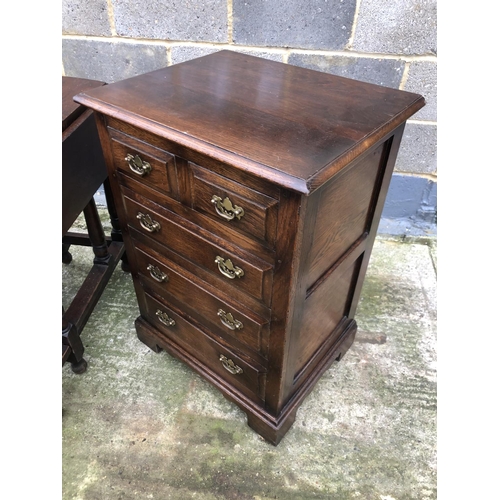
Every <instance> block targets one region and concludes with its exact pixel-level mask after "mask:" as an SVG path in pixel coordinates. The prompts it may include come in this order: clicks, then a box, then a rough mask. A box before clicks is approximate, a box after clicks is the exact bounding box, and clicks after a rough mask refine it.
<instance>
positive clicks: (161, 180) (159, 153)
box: [109, 129, 177, 197]
mask: <svg viewBox="0 0 500 500" xmlns="http://www.w3.org/2000/svg"><path fill="white" fill-rule="evenodd" d="M109 133H110V137H111V146H112V150H113V158H114V164H115V167H116V168H117V169H119V170H120V171H121V172H123V173H124V174H126V175H129V176H130V177H132V178H134V179H136V180H138V181H139V182H141V183H143V184H145V185H146V186H149V187H152V188H154V189H157V190H159V191H161V192H162V193H164V194H166V195H168V196H171V197H177V179H176V171H175V157H174V156H173V155H171V154H170V153H168V152H167V151H163V150H162V149H158V148H156V147H154V146H151V145H150V144H147V143H145V142H142V141H139V140H137V139H135V138H133V137H130V136H128V135H125V134H122V133H121V132H118V131H117V130H114V129H109Z"/></svg>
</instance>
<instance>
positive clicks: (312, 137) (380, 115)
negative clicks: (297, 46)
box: [75, 50, 425, 193]
mask: <svg viewBox="0 0 500 500" xmlns="http://www.w3.org/2000/svg"><path fill="white" fill-rule="evenodd" d="M75 100H76V102H78V103H81V104H83V105H85V106H88V107H90V108H93V109H95V110H97V111H99V112H101V113H103V114H105V115H109V116H112V117H114V118H116V119H119V120H122V121H124V122H126V123H129V124H131V125H134V126H137V127H139V128H142V129H144V130H147V131H149V132H151V133H154V134H156V135H158V136H160V137H164V138H166V139H168V140H172V141H175V142H177V143H180V144H182V145H184V146H186V147H189V148H192V149H195V150H197V151H199V152H201V153H203V154H206V155H208V156H210V157H212V158H215V159H217V160H219V161H222V162H226V163H230V164H231V165H233V166H235V167H236V168H240V169H242V170H245V171H247V172H251V173H253V174H255V175H257V176H259V177H262V178H264V179H267V180H270V181H271V182H274V183H277V184H279V185H282V186H285V187H287V188H290V189H293V190H295V191H299V192H302V193H310V192H312V191H313V190H315V189H316V188H317V187H319V186H320V185H321V184H323V183H324V182H326V181H327V180H328V179H329V178H331V177H332V176H333V175H334V174H336V173H337V172H338V171H339V170H340V169H342V168H343V167H344V166H345V165H347V164H348V163H350V162H351V161H352V160H353V159H355V158H356V157H357V156H358V155H360V154H362V153H363V152H364V151H366V150H367V149H368V148H369V147H370V146H372V145H373V144H375V143H376V142H377V141H379V140H380V139H382V138H383V137H384V136H386V135H387V134H388V133H390V132H391V131H392V130H393V129H395V128H396V127H397V126H398V125H400V124H402V123H404V122H405V121H406V120H407V119H408V118H409V117H410V116H412V115H413V114H414V113H415V112H417V111H418V110H419V109H420V108H421V107H423V106H424V104H425V101H424V98H423V97H422V96H420V95H417V94H413V93H409V92H403V91H400V90H395V89H391V88H386V87H381V86H378V85H373V84H369V83H364V82H359V81H355V80H351V79H347V78H343V77H339V76H334V75H330V74H325V73H320V72H318V71H312V70H308V69H304V68H299V67H295V66H291V65H288V64H283V63H278V62H274V61H269V60H266V59H261V58H257V57H253V56H248V55H244V54H238V53H235V52H231V51H226V50H224V51H221V52H217V53H214V54H211V55H208V56H205V57H201V58H198V59H193V60H191V61H188V62H184V63H181V64H176V65H174V66H170V67H168V68H164V69H160V70H157V71H153V72H150V73H146V74H143V75H140V76H136V77H133V78H129V79H126V80H122V81H120V82H116V83H112V84H110V85H105V86H102V87H99V88H94V89H92V90H84V91H83V92H82V93H80V94H79V95H78V96H76V97H75Z"/></svg>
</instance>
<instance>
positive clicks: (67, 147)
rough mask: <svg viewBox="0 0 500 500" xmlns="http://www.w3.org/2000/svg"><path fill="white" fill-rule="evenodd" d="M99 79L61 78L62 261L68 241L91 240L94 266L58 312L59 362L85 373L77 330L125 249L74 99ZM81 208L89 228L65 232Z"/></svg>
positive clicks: (82, 111)
mask: <svg viewBox="0 0 500 500" xmlns="http://www.w3.org/2000/svg"><path fill="white" fill-rule="evenodd" d="M103 85H104V83H103V82H97V81H93V80H85V79H81V78H71V77H63V79H62V128H63V130H62V236H63V262H64V263H66V264H69V263H70V262H71V259H72V257H71V254H70V252H69V249H70V246H71V245H86V246H91V247H92V250H93V252H94V265H93V266H92V268H91V270H90V272H89V274H88V276H87V277H86V279H85V281H84V283H83V284H82V286H81V287H80V289H79V291H78V292H77V294H76V296H75V297H74V298H73V300H72V302H71V304H70V306H69V307H68V309H67V310H66V311H63V317H62V344H63V349H62V364H63V365H64V363H65V362H66V361H69V362H71V369H72V370H73V372H75V373H78V374H80V373H83V372H85V370H86V368H87V362H86V361H85V359H84V358H83V353H84V347H83V344H82V341H81V339H80V334H81V332H82V330H83V327H84V326H85V324H86V322H87V320H88V318H89V317H90V314H91V313H92V311H93V309H94V307H95V305H96V303H97V301H98V300H99V298H100V296H101V294H102V292H103V290H104V288H105V286H106V284H107V282H108V281H109V278H110V276H111V274H112V273H113V270H114V269H115V267H116V264H117V263H118V262H119V261H120V259H121V258H122V257H123V255H124V246H123V242H122V237H121V231H120V229H119V223H118V220H117V216H116V209H115V207H114V200H113V198H112V196H111V191H110V190H109V183H108V179H107V176H108V174H107V170H106V165H105V163H104V158H103V155H102V149H101V145H100V141H99V136H98V133H97V127H96V122H95V119H94V114H93V112H92V110H90V109H87V108H85V106H82V105H79V104H77V103H76V102H74V101H73V96H74V95H75V94H77V93H79V92H82V91H85V90H89V89H93V88H98V87H101V86H103ZM102 184H105V186H106V188H105V189H106V198H107V203H108V209H109V211H110V216H111V221H112V224H113V234H112V235H111V236H109V237H107V236H106V235H105V233H104V230H103V227H102V224H101V220H100V218H99V214H98V212H97V207H96V204H95V201H94V198H93V196H94V194H95V192H96V191H97V189H98V188H99V186H101V185H102ZM82 212H83V214H84V217H85V222H86V226H87V231H88V233H86V234H75V233H68V230H69V229H70V227H71V226H72V225H73V223H74V222H75V220H76V218H77V217H78V216H79V215H80V213H82Z"/></svg>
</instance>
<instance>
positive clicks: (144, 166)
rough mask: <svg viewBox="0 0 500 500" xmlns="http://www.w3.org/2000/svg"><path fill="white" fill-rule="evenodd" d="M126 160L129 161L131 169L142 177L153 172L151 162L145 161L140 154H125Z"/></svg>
mask: <svg viewBox="0 0 500 500" xmlns="http://www.w3.org/2000/svg"><path fill="white" fill-rule="evenodd" d="M125 160H126V161H127V163H128V166H129V167H130V170H132V172H134V173H135V174H137V175H140V176H141V177H142V176H143V175H146V174H149V172H151V164H150V163H148V162H147V161H144V160H143V159H142V158H141V157H140V156H139V155H135V156H134V155H132V154H130V153H129V154H128V155H127V156H125Z"/></svg>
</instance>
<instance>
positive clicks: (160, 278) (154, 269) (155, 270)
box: [147, 264, 168, 283]
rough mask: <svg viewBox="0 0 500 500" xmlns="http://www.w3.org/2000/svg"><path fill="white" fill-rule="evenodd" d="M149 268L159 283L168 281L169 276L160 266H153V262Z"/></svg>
mask: <svg viewBox="0 0 500 500" xmlns="http://www.w3.org/2000/svg"><path fill="white" fill-rule="evenodd" d="M147 270H148V271H149V274H150V275H151V277H152V278H153V279H154V280H156V281H158V283H163V282H164V281H168V276H167V275H166V274H165V273H164V272H163V271H162V270H161V269H160V268H159V267H156V266H153V264H149V265H148V267H147Z"/></svg>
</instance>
